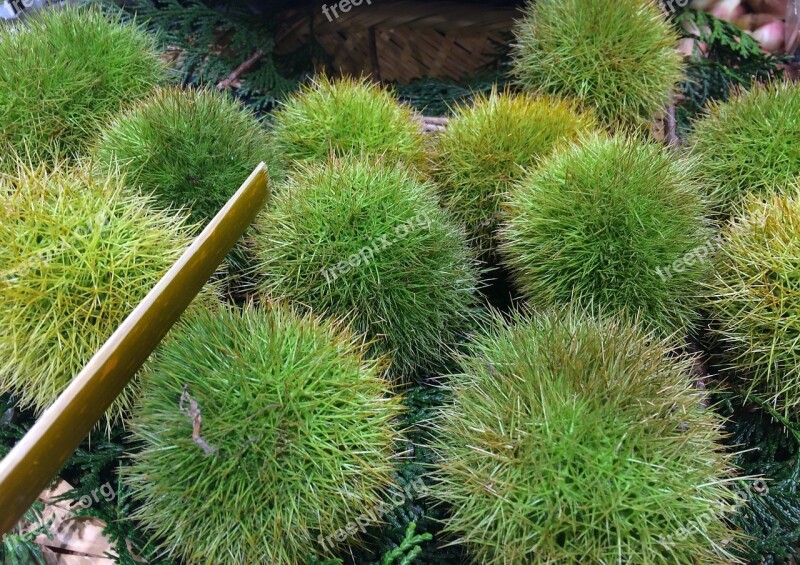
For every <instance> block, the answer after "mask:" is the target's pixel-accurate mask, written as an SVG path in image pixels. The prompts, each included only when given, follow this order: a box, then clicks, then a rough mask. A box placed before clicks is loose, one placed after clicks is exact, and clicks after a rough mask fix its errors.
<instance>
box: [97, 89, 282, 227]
mask: <svg viewBox="0 0 800 565" xmlns="http://www.w3.org/2000/svg"><path fill="white" fill-rule="evenodd" d="M96 153H97V158H98V165H99V166H100V168H101V169H102V170H103V171H104V172H106V171H114V170H116V169H117V167H119V166H123V167H125V170H126V172H127V174H128V178H129V180H130V182H131V184H134V183H135V184H136V185H138V187H139V188H141V189H142V190H144V191H145V192H148V193H153V195H154V196H155V199H156V202H157V203H158V205H159V206H161V207H169V206H175V207H182V208H189V209H191V219H192V221H194V222H198V223H204V222H207V221H208V220H209V219H210V218H213V217H214V215H216V213H217V212H219V210H220V208H222V206H224V205H225V203H226V202H227V201H228V199H229V198H230V197H231V196H232V195H233V193H234V192H236V190H237V189H238V188H239V186H241V184H242V183H243V182H244V180H245V179H246V178H247V177H248V176H249V175H250V173H251V172H252V170H253V169H254V168H255V167H256V165H258V164H259V163H260V162H261V161H265V162H267V163H268V165H270V167H269V169H270V177H271V179H273V180H276V179H278V178H279V177H280V171H279V170H278V167H277V166H276V162H275V161H276V160H275V159H274V158H273V155H272V143H271V139H270V136H269V135H268V134H267V132H266V131H265V130H264V129H263V128H262V126H261V124H260V123H259V121H258V119H257V118H256V116H255V115H253V113H252V112H251V111H249V110H247V109H246V108H245V107H244V106H243V105H242V104H240V103H239V102H237V101H235V100H233V99H231V98H228V97H227V96H225V95H224V94H220V93H219V92H214V91H210V90H194V89H190V90H184V89H181V88H177V87H172V88H164V89H159V90H158V91H156V92H155V93H154V94H153V95H152V96H150V97H148V98H146V99H144V100H143V101H141V102H139V103H138V104H136V105H135V106H133V107H132V108H130V110H129V111H127V112H126V113H124V114H121V115H118V116H116V117H115V118H114V119H113V120H112V121H111V122H110V123H109V124H108V125H107V126H106V127H104V128H103V129H102V131H101V132H100V135H99V140H98V142H97V146H96Z"/></svg>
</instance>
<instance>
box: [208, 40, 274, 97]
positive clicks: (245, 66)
mask: <svg viewBox="0 0 800 565" xmlns="http://www.w3.org/2000/svg"><path fill="white" fill-rule="evenodd" d="M263 56H264V50H263V49H259V50H258V51H256V52H255V53H253V54H252V55H251V56H250V58H249V59H247V60H246V61H245V62H244V63H242V64H241V65H239V66H238V67H236V68H235V69H233V72H232V73H231V74H229V75H228V78H226V79H225V80H221V81H220V82H219V84H217V89H219V90H225V89H226V88H230V86H231V84H233V81H235V80H236V79H238V78H239V77H240V76H241V75H243V74H244V73H246V72H247V71H249V70H250V69H251V68H252V67H253V65H255V64H256V63H257V62H258V60H259V59H261V57H263Z"/></svg>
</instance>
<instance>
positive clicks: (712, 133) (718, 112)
mask: <svg viewBox="0 0 800 565" xmlns="http://www.w3.org/2000/svg"><path fill="white" fill-rule="evenodd" d="M690 141H691V143H692V145H693V150H694V152H695V153H696V154H697V155H698V157H699V158H700V161H701V168H700V170H701V171H702V172H703V178H704V181H705V183H706V185H707V188H708V190H709V192H710V193H711V195H712V196H713V197H714V198H715V200H716V202H715V205H716V211H717V213H718V214H719V215H722V216H730V215H731V214H734V213H735V209H736V206H737V204H739V203H741V201H742V199H743V197H744V196H746V195H747V194H748V193H750V192H755V193H763V192H768V191H769V190H772V189H777V190H780V189H782V188H784V187H786V186H790V185H791V184H792V183H793V181H794V180H795V178H796V177H797V176H798V175H800V88H798V86H797V85H796V84H792V83H788V82H787V83H781V82H775V83H772V84H769V85H767V86H753V88H752V89H751V90H749V91H744V90H742V91H740V92H739V93H738V94H736V95H734V96H733V97H731V98H730V99H729V100H728V101H727V102H716V103H712V104H711V106H710V110H709V113H708V115H707V116H706V117H705V118H704V119H702V120H700V121H698V122H697V123H696V124H695V130H694V133H693V134H692V136H691V139H690Z"/></svg>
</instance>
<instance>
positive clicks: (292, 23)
mask: <svg viewBox="0 0 800 565" xmlns="http://www.w3.org/2000/svg"><path fill="white" fill-rule="evenodd" d="M331 4H333V2H330V3H329V4H328V6H329V7H330V5H331ZM312 13H313V22H312V21H311V18H312V16H311V15H309V13H308V12H306V13H304V14H302V15H300V14H296V15H294V17H291V16H290V17H289V23H288V25H287V26H286V27H285V28H284V29H283V30H282V32H281V33H280V34H279V36H278V38H277V44H278V51H279V52H290V51H293V50H295V49H297V48H299V47H300V46H302V45H303V44H305V43H306V42H307V41H308V39H309V34H310V30H311V29H312V28H313V32H314V37H315V38H316V40H317V41H318V42H319V44H320V45H322V47H323V48H324V49H325V51H326V52H327V53H328V54H329V55H330V56H331V58H332V59H333V66H334V70H335V71H336V72H340V73H343V74H353V75H360V74H362V73H364V74H372V75H373V77H375V78H380V79H381V80H389V81H399V82H408V81H410V80H412V79H415V78H419V77H435V78H452V79H459V78H462V77H464V76H467V75H472V74H475V73H476V72H478V71H479V70H480V69H481V68H482V67H485V66H486V65H488V64H490V63H492V62H493V61H495V60H496V59H497V57H498V56H499V50H498V46H499V45H502V44H506V43H508V41H509V39H510V37H511V28H512V27H513V23H514V19H515V18H516V17H518V16H519V13H518V12H517V11H516V10H514V9H509V8H497V7H493V6H484V5H464V4H457V3H454V2H418V1H413V0H405V1H400V2H392V3H381V0H372V4H369V5H368V4H367V3H366V2H362V3H361V5H360V6H357V7H355V6H353V7H351V8H350V10H349V11H348V12H346V13H342V12H339V17H338V18H335V19H333V21H328V18H327V17H326V16H325V15H324V14H323V12H322V4H319V5H317V7H316V9H315V10H314V11H313V12H312ZM371 45H374V47H371ZM375 63H377V69H376V68H375V67H376V64H375Z"/></svg>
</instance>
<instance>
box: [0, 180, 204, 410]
mask: <svg viewBox="0 0 800 565" xmlns="http://www.w3.org/2000/svg"><path fill="white" fill-rule="evenodd" d="M124 185H125V179H124V177H122V176H120V175H109V176H106V177H104V178H99V177H97V176H94V177H93V176H92V174H91V172H90V171H89V169H88V167H81V168H76V169H74V170H67V169H64V168H61V167H56V168H55V169H52V170H50V171H49V172H48V167H46V166H45V165H41V166H40V167H39V168H38V169H35V170H23V171H22V174H21V176H19V177H18V178H16V179H15V180H14V181H13V185H12V181H10V180H8V179H3V178H2V177H0V391H2V392H3V393H11V394H13V395H14V396H15V397H16V398H17V399H18V401H19V404H20V405H21V406H23V407H30V408H33V409H34V410H35V411H36V412H37V413H40V412H42V411H43V410H44V409H45V408H47V407H48V406H49V405H50V404H51V403H52V402H53V401H54V400H55V399H56V398H57V396H58V395H59V394H60V393H61V392H62V391H63V390H64V388H66V386H67V384H68V383H69V382H70V381H71V380H72V378H73V377H74V376H75V375H76V374H78V372H79V371H80V369H82V368H83V366H84V365H85V364H86V363H87V362H88V361H89V359H90V358H91V357H92V355H94V353H95V352H96V351H97V350H98V349H99V348H100V346H101V345H102V344H103V343H105V341H106V340H107V339H108V338H109V337H111V334H112V333H113V332H114V331H115V330H116V329H117V327H118V326H119V325H120V324H121V323H122V321H123V320H124V319H125V318H126V317H127V316H128V314H130V313H131V311H133V309H134V308H135V307H136V306H137V305H138V304H139V302H141V300H142V299H143V298H144V297H145V296H146V294H147V293H148V292H149V291H150V290H151V289H152V288H153V286H154V285H155V284H156V282H158V280H159V279H160V278H161V277H162V276H163V275H164V274H165V273H166V272H167V270H168V269H169V268H170V267H171V266H172V264H173V263H174V262H175V261H176V260H177V259H178V257H180V255H181V254H182V253H183V252H184V250H185V249H186V247H188V245H189V243H190V241H191V232H190V227H191V226H189V224H187V223H186V217H185V215H183V214H172V213H167V212H163V213H162V212H154V211H152V202H151V200H150V199H149V198H147V197H144V196H139V195H136V194H130V193H129V192H128V191H126V189H125V186H124ZM209 301H210V303H213V299H212V295H209ZM136 388H137V387H136V385H135V384H133V385H131V386H128V387H126V389H125V390H124V391H123V393H122V394H121V395H120V397H119V398H118V400H117V402H116V403H115V404H114V405H113V406H112V408H111V409H110V411H109V412H108V414H107V418H108V422H109V423H112V422H114V421H116V420H119V418H120V417H121V416H122V415H123V413H125V411H126V410H127V409H128V408H129V406H130V404H131V400H132V398H133V397H134V395H135V393H136Z"/></svg>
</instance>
